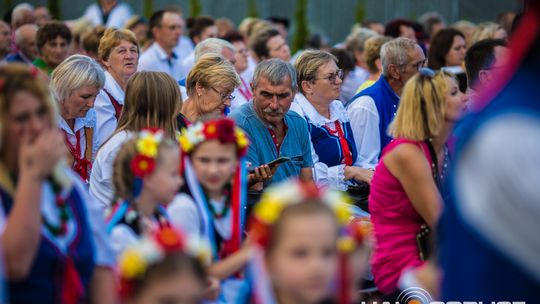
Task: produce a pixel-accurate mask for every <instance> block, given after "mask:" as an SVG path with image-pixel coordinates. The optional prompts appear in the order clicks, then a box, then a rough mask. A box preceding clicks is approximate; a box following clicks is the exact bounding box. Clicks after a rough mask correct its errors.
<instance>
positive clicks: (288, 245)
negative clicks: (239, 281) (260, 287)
mask: <svg viewBox="0 0 540 304" xmlns="http://www.w3.org/2000/svg"><path fill="white" fill-rule="evenodd" d="M282 225H283V227H281V228H282V229H281V230H280V231H281V233H280V236H279V239H278V241H277V244H276V246H275V248H274V249H273V251H272V252H271V253H269V255H268V257H267V265H268V269H269V273H270V277H271V279H272V281H273V282H274V286H275V287H276V290H277V292H278V296H279V297H283V298H287V299H288V300H289V301H293V302H294V303H317V302H319V301H321V300H323V299H324V298H325V297H326V296H327V295H328V294H329V287H330V283H331V281H332V279H333V278H334V275H335V272H336V268H337V252H336V238H337V233H336V223H335V221H333V219H332V218H331V217H330V216H329V215H328V214H324V213H321V214H309V215H299V216H295V217H294V218H289V219H287V220H285V221H284V222H283V223H282Z"/></svg>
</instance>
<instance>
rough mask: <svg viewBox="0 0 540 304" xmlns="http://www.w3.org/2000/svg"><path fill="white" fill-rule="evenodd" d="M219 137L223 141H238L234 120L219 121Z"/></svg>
mask: <svg viewBox="0 0 540 304" xmlns="http://www.w3.org/2000/svg"><path fill="white" fill-rule="evenodd" d="M216 125H217V138H218V139H219V141H221V142H222V143H236V134H235V129H234V121H232V120H230V119H221V120H219V121H218V122H217V124H216Z"/></svg>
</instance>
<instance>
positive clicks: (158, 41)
mask: <svg viewBox="0 0 540 304" xmlns="http://www.w3.org/2000/svg"><path fill="white" fill-rule="evenodd" d="M182 27H183V19H182V15H181V13H180V12H179V11H178V10H175V9H166V10H159V11H157V12H155V13H154V14H153V15H152V17H150V31H151V33H152V36H153V37H154V43H153V44H152V45H151V46H150V47H149V48H148V50H146V52H144V53H143V54H142V56H141V58H140V60H139V68H138V70H139V71H156V72H165V73H167V74H169V75H171V77H172V78H174V79H175V80H180V79H182V76H183V75H182V64H181V59H180V58H179V57H178V56H177V55H176V53H175V52H174V51H173V50H174V49H175V47H176V46H177V45H178V41H179V39H180V36H181V35H182Z"/></svg>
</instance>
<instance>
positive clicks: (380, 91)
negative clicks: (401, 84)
mask: <svg viewBox="0 0 540 304" xmlns="http://www.w3.org/2000/svg"><path fill="white" fill-rule="evenodd" d="M360 96H369V97H371V98H373V101H374V102H375V107H376V108H377V113H378V114H379V138H380V143H381V151H382V150H383V149H384V147H385V146H386V145H387V144H388V143H389V142H390V141H391V140H392V137H390V136H389V135H388V134H387V129H388V125H389V124H390V123H391V122H392V120H393V119H394V116H396V113H397V108H398V105H399V97H398V96H397V95H396V93H395V92H394V90H392V88H391V87H390V85H389V84H388V82H387V81H386V79H385V78H384V76H383V75H381V78H379V80H377V82H375V83H374V84H373V85H372V86H371V87H369V88H367V89H365V90H363V91H361V92H360V93H358V94H356V95H354V96H353V98H351V100H350V101H349V102H347V107H348V106H349V105H350V104H351V103H352V102H353V101H354V100H355V99H357V98H358V97H360Z"/></svg>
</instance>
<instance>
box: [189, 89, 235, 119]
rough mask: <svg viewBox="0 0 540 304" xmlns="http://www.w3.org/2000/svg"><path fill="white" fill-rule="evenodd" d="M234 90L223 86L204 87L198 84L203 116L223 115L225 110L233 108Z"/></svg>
mask: <svg viewBox="0 0 540 304" xmlns="http://www.w3.org/2000/svg"><path fill="white" fill-rule="evenodd" d="M233 91H234V88H226V87H223V86H211V85H210V86H208V87H206V88H205V87H203V86H202V85H200V84H197V93H198V94H200V96H199V100H198V102H199V103H200V104H199V106H200V109H201V111H202V112H204V113H201V114H202V115H217V116H221V115H223V113H224V111H225V108H227V107H230V106H231V100H232V96H231V94H232V93H233Z"/></svg>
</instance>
